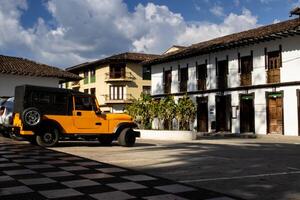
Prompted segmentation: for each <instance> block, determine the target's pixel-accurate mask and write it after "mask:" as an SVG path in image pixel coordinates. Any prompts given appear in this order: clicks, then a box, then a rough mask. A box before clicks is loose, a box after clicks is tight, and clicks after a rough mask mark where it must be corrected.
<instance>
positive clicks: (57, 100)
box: [54, 94, 67, 105]
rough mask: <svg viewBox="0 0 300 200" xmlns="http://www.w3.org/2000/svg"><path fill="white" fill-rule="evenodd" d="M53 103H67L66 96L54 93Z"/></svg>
mask: <svg viewBox="0 0 300 200" xmlns="http://www.w3.org/2000/svg"><path fill="white" fill-rule="evenodd" d="M54 104H58V105H63V104H67V96H66V95H64V94H56V95H54Z"/></svg>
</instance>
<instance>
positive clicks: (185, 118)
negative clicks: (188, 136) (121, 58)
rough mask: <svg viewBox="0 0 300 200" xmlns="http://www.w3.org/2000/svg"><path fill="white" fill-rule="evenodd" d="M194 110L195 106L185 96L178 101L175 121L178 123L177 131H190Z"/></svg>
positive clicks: (194, 114)
mask: <svg viewBox="0 0 300 200" xmlns="http://www.w3.org/2000/svg"><path fill="white" fill-rule="evenodd" d="M196 110H197V108H196V105H195V104H194V102H193V101H192V100H191V99H190V98H189V97H188V96H187V95H184V96H183V97H182V98H180V99H179V100H178V103H177V119H178V122H179V129H181V130H189V129H190V122H191V121H194V120H195V117H196Z"/></svg>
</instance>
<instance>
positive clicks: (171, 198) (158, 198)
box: [144, 194, 187, 200]
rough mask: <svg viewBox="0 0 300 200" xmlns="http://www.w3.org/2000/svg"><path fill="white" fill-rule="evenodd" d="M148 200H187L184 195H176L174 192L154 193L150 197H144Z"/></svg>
mask: <svg viewBox="0 0 300 200" xmlns="http://www.w3.org/2000/svg"><path fill="white" fill-rule="evenodd" d="M144 199H147V200H187V199H185V198H183V197H180V196H176V195H174V194H163V195H154V196H149V197H144Z"/></svg>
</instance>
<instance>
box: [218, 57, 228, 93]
mask: <svg viewBox="0 0 300 200" xmlns="http://www.w3.org/2000/svg"><path fill="white" fill-rule="evenodd" d="M216 63H217V68H216V69H217V70H216V74H217V88H218V89H226V88H227V87H228V86H227V75H228V60H222V61H216Z"/></svg>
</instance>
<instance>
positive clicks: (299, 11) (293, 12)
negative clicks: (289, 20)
mask: <svg viewBox="0 0 300 200" xmlns="http://www.w3.org/2000/svg"><path fill="white" fill-rule="evenodd" d="M293 15H298V16H299V18H300V8H299V7H296V8H294V9H293V10H291V11H290V17H292V16H293Z"/></svg>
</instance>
